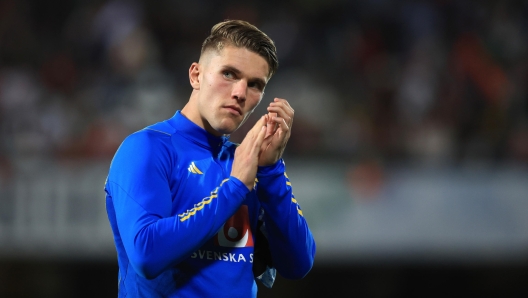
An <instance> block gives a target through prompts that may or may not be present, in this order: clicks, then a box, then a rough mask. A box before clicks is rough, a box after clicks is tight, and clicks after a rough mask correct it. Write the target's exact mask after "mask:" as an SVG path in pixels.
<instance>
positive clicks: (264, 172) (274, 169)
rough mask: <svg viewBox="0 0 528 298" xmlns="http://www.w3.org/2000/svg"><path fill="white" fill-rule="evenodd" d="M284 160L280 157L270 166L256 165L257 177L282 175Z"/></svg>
mask: <svg viewBox="0 0 528 298" xmlns="http://www.w3.org/2000/svg"><path fill="white" fill-rule="evenodd" d="M284 169H285V165H284V160H283V159H282V158H281V159H279V160H278V161H277V162H276V163H275V164H273V165H271V166H263V167H258V170H257V178H261V177H269V176H276V175H282V174H283V173H284Z"/></svg>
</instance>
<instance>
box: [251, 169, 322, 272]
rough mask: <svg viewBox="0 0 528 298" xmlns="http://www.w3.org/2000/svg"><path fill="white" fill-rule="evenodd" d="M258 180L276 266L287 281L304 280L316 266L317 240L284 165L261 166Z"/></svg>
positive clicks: (258, 192) (258, 193)
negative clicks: (294, 192)
mask: <svg viewBox="0 0 528 298" xmlns="http://www.w3.org/2000/svg"><path fill="white" fill-rule="evenodd" d="M257 179H258V183H257V195H258V198H259V200H260V203H261V205H262V208H263V209H264V223H265V227H266V231H267V236H268V242H269V246H270V251H271V256H272V260H273V266H274V267H275V268H276V269H277V271H278V272H279V273H280V274H281V275H282V276H283V277H285V278H290V279H298V278H302V277H304V276H305V275H306V274H307V273H308V272H309V271H310V269H311V268H312V266H313V261H314V257H315V241H314V239H313V236H312V233H311V231H310V229H309V228H308V224H307V223H306V220H305V219H304V217H303V214H302V211H301V208H300V207H299V204H298V203H297V201H296V200H295V197H294V195H293V192H292V187H291V183H290V180H289V179H288V176H287V175H286V172H285V165H284V162H283V161H282V160H279V161H278V162H277V163H276V164H275V165H272V166H268V167H259V170H258V173H257Z"/></svg>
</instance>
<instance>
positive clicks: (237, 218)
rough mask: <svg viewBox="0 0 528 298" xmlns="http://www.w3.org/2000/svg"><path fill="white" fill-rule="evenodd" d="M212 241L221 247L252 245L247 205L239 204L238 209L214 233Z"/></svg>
mask: <svg viewBox="0 0 528 298" xmlns="http://www.w3.org/2000/svg"><path fill="white" fill-rule="evenodd" d="M214 243H215V245H217V246H223V247H253V234H252V233H251V226H250V224H249V213H248V206H247V205H242V206H240V209H238V211H237V212H236V213H235V214H234V215H233V216H232V217H231V218H230V219H228V220H227V221H226V222H225V223H224V225H223V226H222V227H221V228H220V230H219V231H218V234H216V236H215V239H214Z"/></svg>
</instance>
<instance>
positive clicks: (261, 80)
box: [224, 65, 267, 89]
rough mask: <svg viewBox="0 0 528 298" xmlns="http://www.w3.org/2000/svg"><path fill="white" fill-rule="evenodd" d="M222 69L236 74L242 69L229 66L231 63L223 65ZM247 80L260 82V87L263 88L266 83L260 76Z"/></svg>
mask: <svg viewBox="0 0 528 298" xmlns="http://www.w3.org/2000/svg"><path fill="white" fill-rule="evenodd" d="M224 69H226V70H229V71H232V72H234V73H235V74H237V75H240V74H242V71H240V70H239V69H238V68H236V67H234V66H231V65H224ZM249 82H254V83H257V84H260V85H261V86H262V89H264V87H266V85H267V83H266V81H265V80H263V79H261V78H249Z"/></svg>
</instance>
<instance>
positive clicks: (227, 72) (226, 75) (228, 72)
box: [222, 70, 234, 79]
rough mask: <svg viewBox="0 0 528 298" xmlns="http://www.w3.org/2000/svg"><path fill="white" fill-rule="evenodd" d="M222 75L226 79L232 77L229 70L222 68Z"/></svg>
mask: <svg viewBox="0 0 528 298" xmlns="http://www.w3.org/2000/svg"><path fill="white" fill-rule="evenodd" d="M222 75H223V76H224V78H226V79H232V78H234V75H233V73H232V72H230V71H228V70H224V71H223V72H222Z"/></svg>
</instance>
